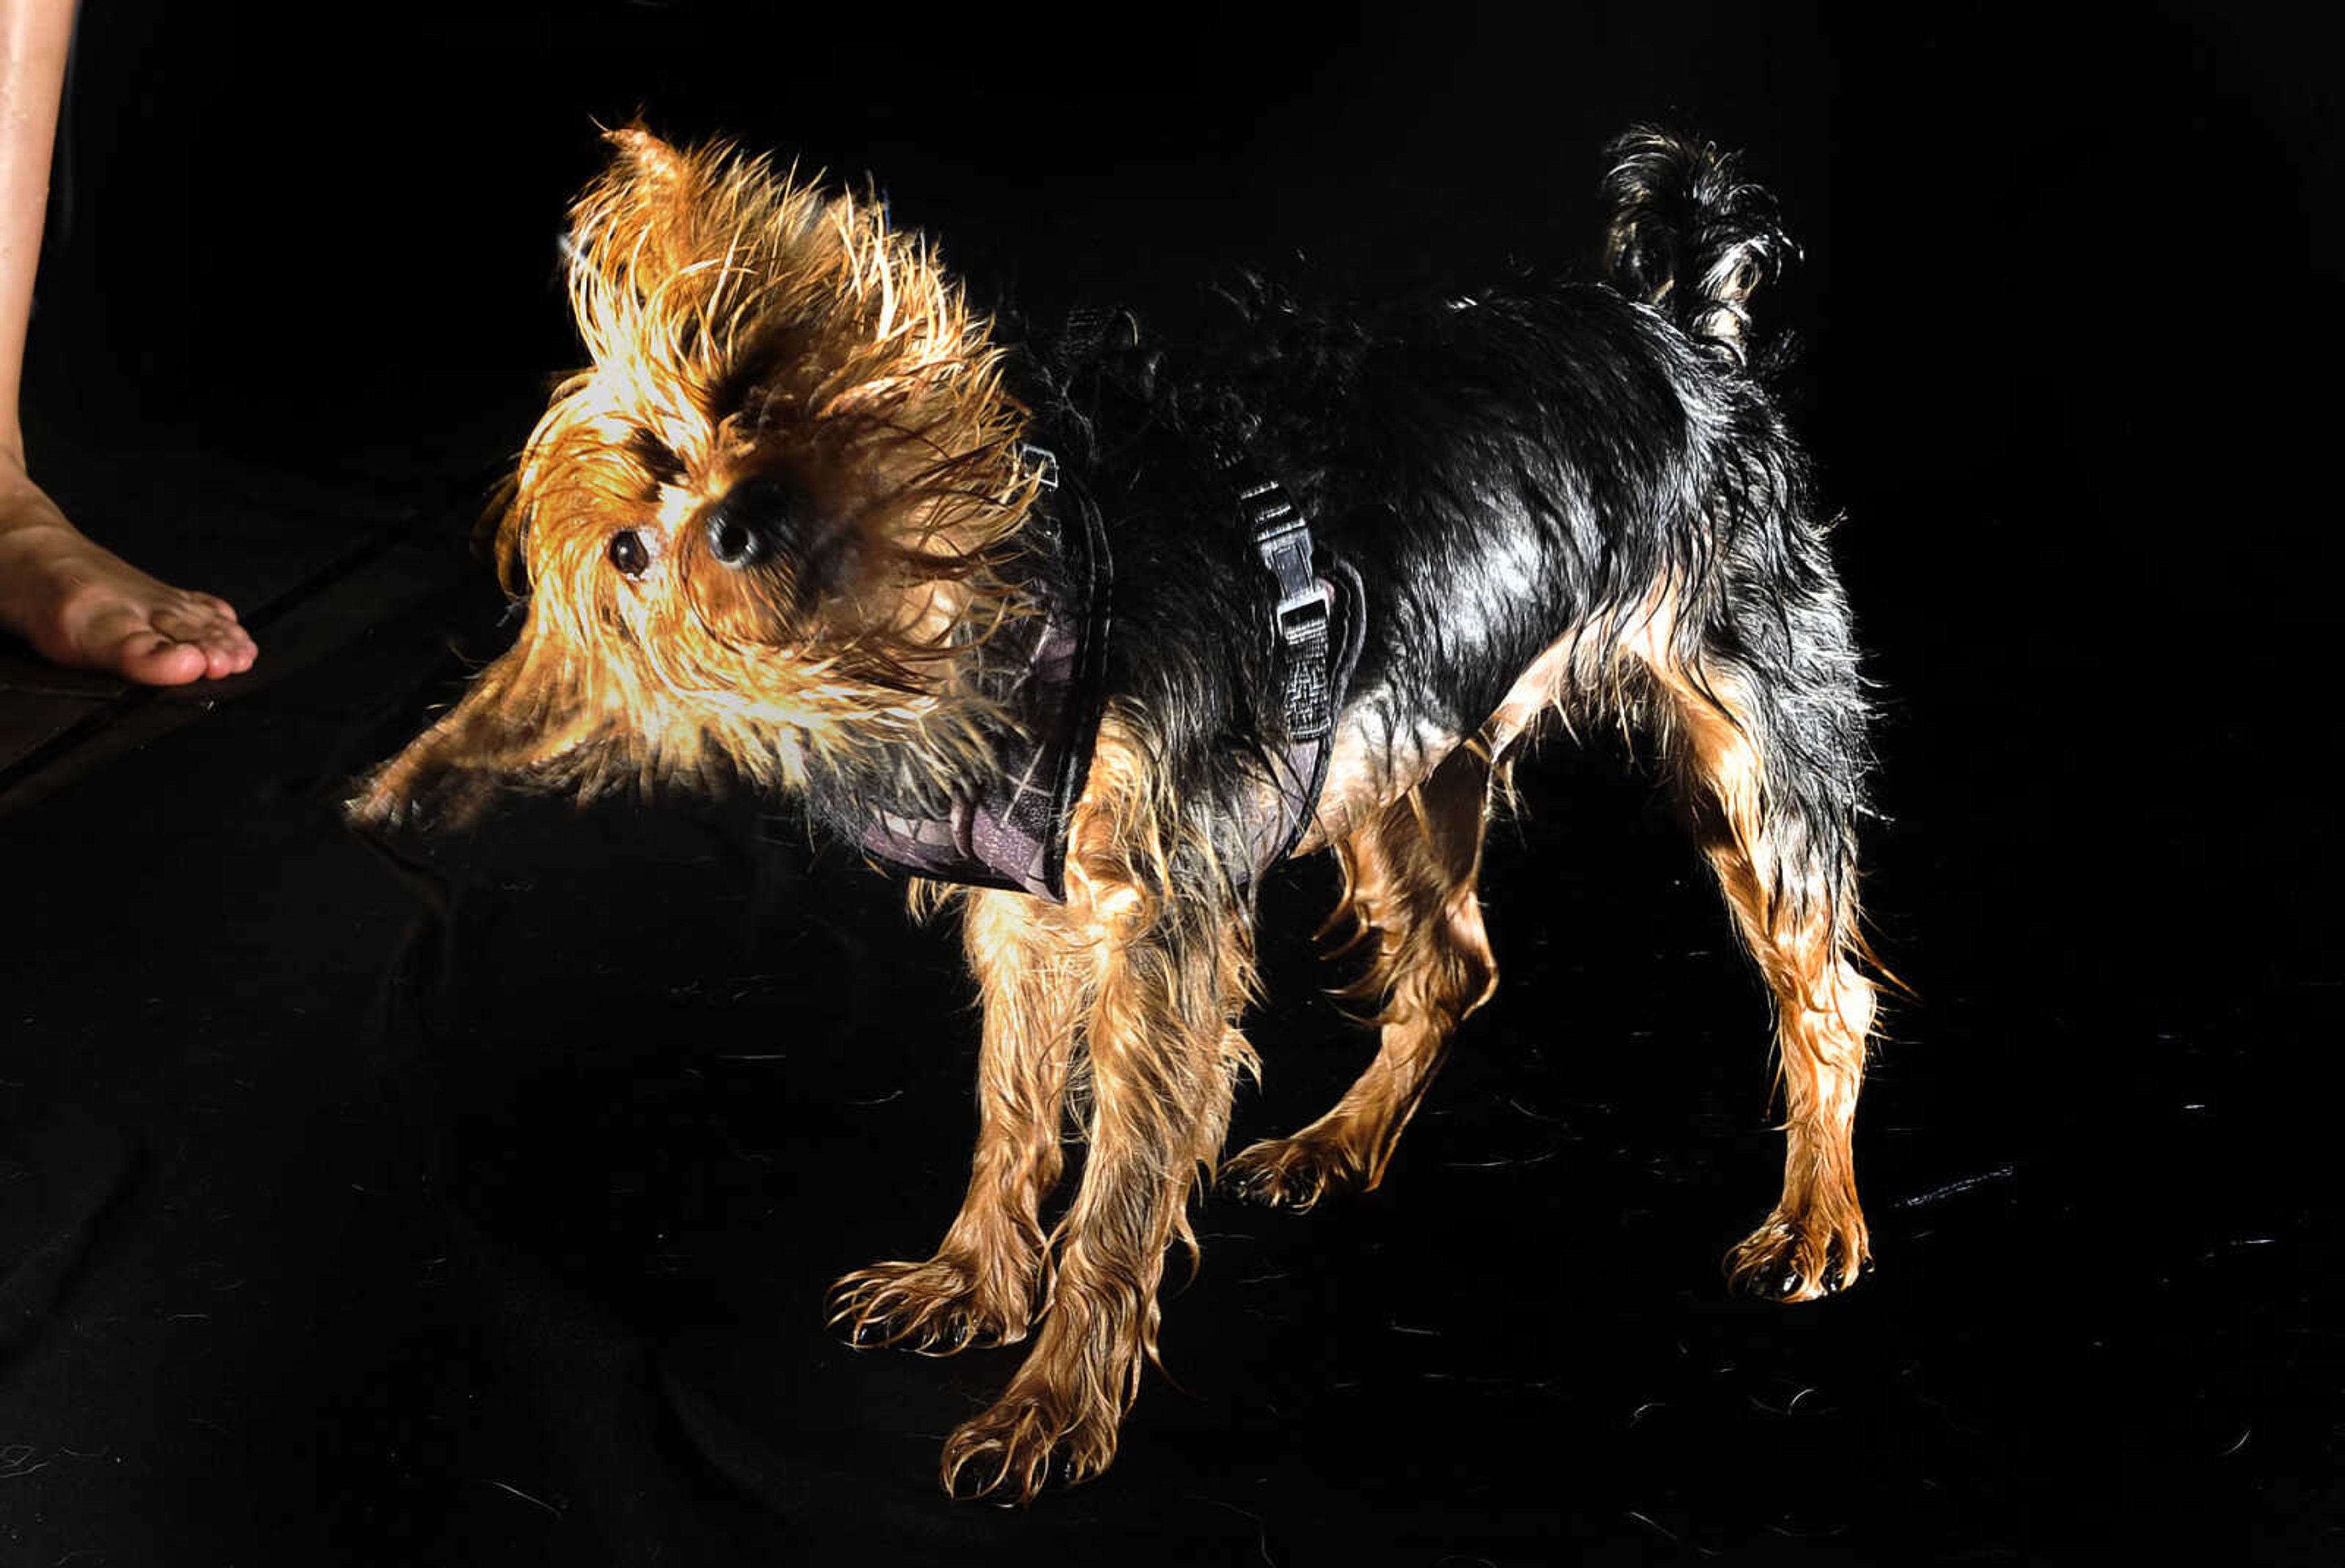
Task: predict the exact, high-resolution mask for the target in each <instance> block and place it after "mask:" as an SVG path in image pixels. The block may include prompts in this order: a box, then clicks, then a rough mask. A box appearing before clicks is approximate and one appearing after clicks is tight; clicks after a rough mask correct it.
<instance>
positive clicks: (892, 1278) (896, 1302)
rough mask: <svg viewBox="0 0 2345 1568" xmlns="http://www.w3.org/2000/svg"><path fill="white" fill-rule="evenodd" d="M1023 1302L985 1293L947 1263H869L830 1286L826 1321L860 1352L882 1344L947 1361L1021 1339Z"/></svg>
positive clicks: (959, 1266) (954, 1263) (956, 1264)
mask: <svg viewBox="0 0 2345 1568" xmlns="http://www.w3.org/2000/svg"><path fill="white" fill-rule="evenodd" d="M1029 1317H1030V1314H1029V1312H1028V1310H1027V1308H1026V1303H1025V1302H1024V1300H1017V1301H1014V1302H1013V1301H1006V1300H1000V1299H999V1297H998V1296H997V1294H996V1293H994V1292H990V1291H988V1290H985V1288H984V1286H983V1284H982V1282H981V1279H980V1275H979V1273H978V1272H977V1271H976V1270H972V1269H970V1268H969V1266H968V1265H966V1264H964V1263H961V1262H960V1261H959V1260H958V1259H951V1258H944V1257H938V1258H931V1259H929V1260H928V1261H927V1262H925V1263H874V1264H873V1265H872V1266H871V1267H870V1268H868V1269H858V1270H856V1271H855V1272H854V1273H852V1274H849V1275H848V1276H847V1277H846V1278H845V1279H843V1280H839V1281H838V1283H837V1284H836V1285H833V1286H832V1287H831V1288H830V1321H831V1325H832V1326H833V1327H834V1328H837V1329H841V1330H845V1332H846V1335H847V1338H848V1342H849V1343H851V1344H853V1345H854V1346H856V1347H857V1348H858V1349H859V1350H870V1349H876V1348H878V1347H879V1346H883V1345H892V1346H897V1347H899V1348H901V1349H904V1350H908V1351H919V1353H920V1354H921V1355H924V1356H949V1355H951V1354H953V1353H954V1352H956V1351H966V1350H971V1349H975V1348H979V1347H984V1346H994V1345H1014V1344H1016V1343H1017V1342H1018V1341H1019V1340H1022V1339H1024V1338H1025V1337H1026V1329H1027V1323H1028V1320H1029Z"/></svg>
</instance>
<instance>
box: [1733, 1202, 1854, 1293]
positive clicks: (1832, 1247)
mask: <svg viewBox="0 0 2345 1568" xmlns="http://www.w3.org/2000/svg"><path fill="white" fill-rule="evenodd" d="M1872 1267H1873V1249H1872V1248H1871V1246H1870V1244H1869V1243H1868V1242H1867V1240H1866V1238H1865V1229H1864V1221H1863V1219H1861V1218H1855V1217H1852V1218H1851V1219H1846V1220H1843V1221H1842V1222H1840V1223H1839V1224H1836V1225H1835V1224H1833V1223H1832V1222H1830V1221H1827V1220H1822V1219H1816V1218H1814V1217H1812V1216H1798V1215H1787V1214H1785V1213H1783V1212H1782V1210H1781V1209H1778V1210H1777V1211H1776V1212H1774V1213H1772V1214H1771V1215H1769V1216H1768V1217H1767V1222H1766V1223H1765V1224H1763V1225H1761V1226H1760V1227H1759V1229H1756V1230H1754V1231H1752V1232H1751V1234H1750V1235H1748V1236H1746V1237H1744V1238H1743V1239H1741V1241H1740V1242H1739V1243H1737V1244H1736V1246H1735V1248H1734V1249H1733V1250H1732V1251H1731V1252H1729V1253H1728V1254H1727V1255H1726V1279H1727V1282H1728V1284H1730V1285H1731V1286H1732V1287H1733V1288H1734V1289H1735V1290H1740V1291H1741V1292H1743V1293H1744V1294H1745V1295H1751V1296H1758V1297H1761V1298H1762V1299H1764V1300H1771V1301H1813V1300H1819V1299H1821V1298H1822V1297H1825V1296H1829V1295H1831V1294H1832V1292H1833V1291H1835V1290H1847V1289H1848V1288H1849V1287H1850V1286H1851V1285H1853V1284H1855V1283H1856V1282H1857V1280H1859V1279H1860V1278H1862V1277H1863V1275H1864V1274H1865V1273H1866V1272H1868V1271H1869V1270H1871V1269H1872Z"/></svg>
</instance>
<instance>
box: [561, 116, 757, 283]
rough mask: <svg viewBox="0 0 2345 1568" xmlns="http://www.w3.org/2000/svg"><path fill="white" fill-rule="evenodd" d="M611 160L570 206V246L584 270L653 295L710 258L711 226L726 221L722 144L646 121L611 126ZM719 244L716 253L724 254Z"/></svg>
mask: <svg viewBox="0 0 2345 1568" xmlns="http://www.w3.org/2000/svg"><path fill="white" fill-rule="evenodd" d="M604 140H605V141H606V142H608V143H609V144H610V147H611V160H610V162H609V163H607V164H605V165H604V168H603V172H602V173H601V174H599V175H597V176H595V177H594V180H593V181H592V182H591V183H590V184H588V186H587V187H586V188H585V189H584V190H583V191H581V192H580V193H579V196H578V199H577V201H576V202H575V203H574V204H573V205H572V207H571V208H570V233H569V236H568V238H567V240H566V242H565V244H564V246H563V249H564V250H565V251H566V252H567V254H568V257H569V259H570V264H571V268H572V269H573V277H574V279H575V278H576V277H577V274H578V270H579V269H580V268H584V269H585V270H586V271H587V272H588V273H590V274H592V275H594V276H595V277H597V278H602V279H604V280H605V281H606V282H608V283H609V284H612V285H616V286H622V287H624V288H626V289H627V290H628V291H630V292H633V293H635V294H638V295H641V296H649V295H651V294H654V293H655V292H657V290H658V289H659V288H662V287H663V286H664V285H665V284H666V283H667V282H668V281H669V280H670V279H672V278H675V275H676V274H677V273H678V272H679V271H681V270H682V269H684V268H688V267H691V266H693V265H694V264H695V263H696V262H699V261H702V260H705V259H706V251H707V249H708V247H709V245H710V244H711V243H712V239H711V235H710V233H709V232H708V231H709V230H710V229H711V228H712V226H713V225H714V224H715V223H716V222H718V221H721V215H722V207H723V205H724V204H723V203H722V202H721V201H718V200H716V199H715V198H716V187H717V186H718V185H719V184H720V183H721V180H722V174H721V171H722V169H723V167H724V166H725V163H726V148H724V147H702V148H697V149H693V150H686V149H685V148H681V147H675V146H674V145H673V144H671V143H669V142H666V141H663V140H662V139H661V138H660V137H656V136H654V135H653V134H652V133H651V132H650V131H648V130H646V129H645V128H644V127H643V126H640V125H633V126H626V127H624V129H621V130H615V131H608V132H605V133H604ZM723 249H724V248H723V246H722V244H721V243H719V244H717V254H719V255H722V254H723Z"/></svg>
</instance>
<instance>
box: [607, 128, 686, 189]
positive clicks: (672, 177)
mask: <svg viewBox="0 0 2345 1568" xmlns="http://www.w3.org/2000/svg"><path fill="white" fill-rule="evenodd" d="M603 139H604V141H606V142H608V143H609V144H610V146H611V165H610V167H609V169H608V170H607V171H606V172H605V173H604V179H605V180H608V181H612V182H614V183H617V184H621V185H625V186H632V187H637V188H639V189H641V190H643V191H644V192H645V195H647V196H649V195H653V194H655V193H656V194H658V195H662V196H667V197H675V196H676V195H679V194H682V193H683V192H684V191H685V189H686V187H694V186H696V185H697V184H698V183H699V171H698V170H696V169H695V160H694V159H693V158H691V157H688V156H687V155H686V154H685V153H684V152H683V151H681V150H680V149H678V148H677V147H674V146H673V145H671V144H669V143H667V142H665V141H662V140H661V139H660V138H659V137H656V136H655V135H653V134H652V133H651V131H650V130H648V129H646V128H645V126H644V124H643V122H642V121H640V120H638V121H636V122H635V123H634V124H633V125H630V126H622V127H620V128H619V129H617V130H615V131H605V132H604V133H603Z"/></svg>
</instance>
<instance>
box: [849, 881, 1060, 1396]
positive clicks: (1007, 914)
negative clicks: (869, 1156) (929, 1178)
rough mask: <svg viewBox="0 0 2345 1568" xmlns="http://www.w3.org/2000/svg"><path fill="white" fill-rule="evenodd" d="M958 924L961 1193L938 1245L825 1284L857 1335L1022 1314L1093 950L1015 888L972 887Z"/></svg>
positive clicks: (1000, 1341) (1013, 1329) (983, 1328)
mask: <svg viewBox="0 0 2345 1568" xmlns="http://www.w3.org/2000/svg"><path fill="white" fill-rule="evenodd" d="M962 934H963V941H964V946H966V948H967V950H968V954H969V967H970V969H971V970H972V971H973V972H974V973H975V974H976V976H977V980H978V988H979V992H980V997H981V999H982V1001H983V1004H984V1007H985V1029H984V1041H983V1045H982V1046H981V1047H980V1052H979V1057H978V1115H979V1128H978V1138H977V1151H976V1154H975V1156H974V1157H973V1158H972V1159H971V1161H970V1170H969V1194H968V1196H967V1197H966V1198H965V1199H962V1202H961V1208H960V1213H959V1216H958V1217H957V1218H956V1219H954V1220H953V1223H952V1228H951V1229H949V1230H948V1231H947V1232H946V1233H945V1239H944V1241H943V1242H942V1244H941V1245H939V1247H938V1249H937V1254H936V1256H935V1257H933V1258H931V1259H929V1260H928V1261H927V1262H925V1263H878V1264H874V1265H873V1266H872V1267H870V1268H868V1269H864V1270H858V1271H857V1272H855V1273H852V1274H849V1275H848V1276H847V1277H846V1278H845V1279H843V1280H840V1281H839V1282H838V1283H837V1285H836V1286H834V1287H832V1297H831V1313H832V1317H831V1320H832V1321H833V1322H834V1323H838V1324H843V1325H844V1326H846V1328H847V1329H848V1332H849V1334H850V1336H851V1337H852V1338H853V1339H854V1340H855V1341H856V1342H857V1343H858V1344H889V1345H903V1346H906V1347H907V1348H909V1349H912V1350H917V1351H922V1352H924V1353H928V1354H932V1355H942V1354H948V1353H949V1352H951V1351H958V1350H962V1349H965V1348H967V1347H969V1346H971V1345H1007V1344H1014V1343H1016V1342H1017V1341H1019V1340H1022V1339H1024V1338H1025V1337H1026V1332H1027V1329H1028V1327H1029V1325H1030V1323H1031V1321H1032V1320H1033V1316H1034V1309H1035V1305H1036V1301H1037V1286H1038V1284H1039V1282H1040V1279H1041V1271H1042V1267H1043V1235H1042V1221H1041V1208H1042V1203H1043V1201H1044V1199H1047V1198H1048V1197H1049V1196H1050V1194H1051V1190H1052V1189H1054V1188H1056V1187H1057V1186H1058V1184H1059V1176H1060V1172H1061V1168H1063V1163H1064V1161H1063V1158H1062V1152H1061V1118H1062V1116H1063V1111H1062V1109H1061V1106H1062V1102H1063V1100H1064V1098H1065V1090H1066V1080H1067V1069H1068V1061H1069V1057H1070V1056H1071V1052H1072V1048H1073V1044H1074V1037H1075V1030H1076V1027H1077V1024H1078V1021H1079V1019H1080V1017H1081V1009H1082V1007H1083V1005H1084V996H1085V992H1086V989H1087V986H1088V985H1089V981H1090V968H1091V961H1090V958H1089V956H1088V955H1087V954H1086V953H1085V952H1084V950H1083V948H1082V947H1081V945H1079V944H1078V943H1076V942H1075V941H1073V940H1072V939H1071V936H1070V935H1069V933H1068V931H1067V930H1066V929H1065V923H1064V922H1063V921H1062V920H1061V919H1059V918H1058V917H1057V911H1055V910H1053V909H1051V907H1050V906H1049V905H1044V904H1041V903H1040V902H1038V901H1037V900H1035V899H1033V898H1030V897H1029V896H1027V895H1024V894H1022V893H993V892H980V893H975V894H972V895H970V897H969V905H968V910H967V914H966V916H965V919H964V922H963V926H962Z"/></svg>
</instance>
